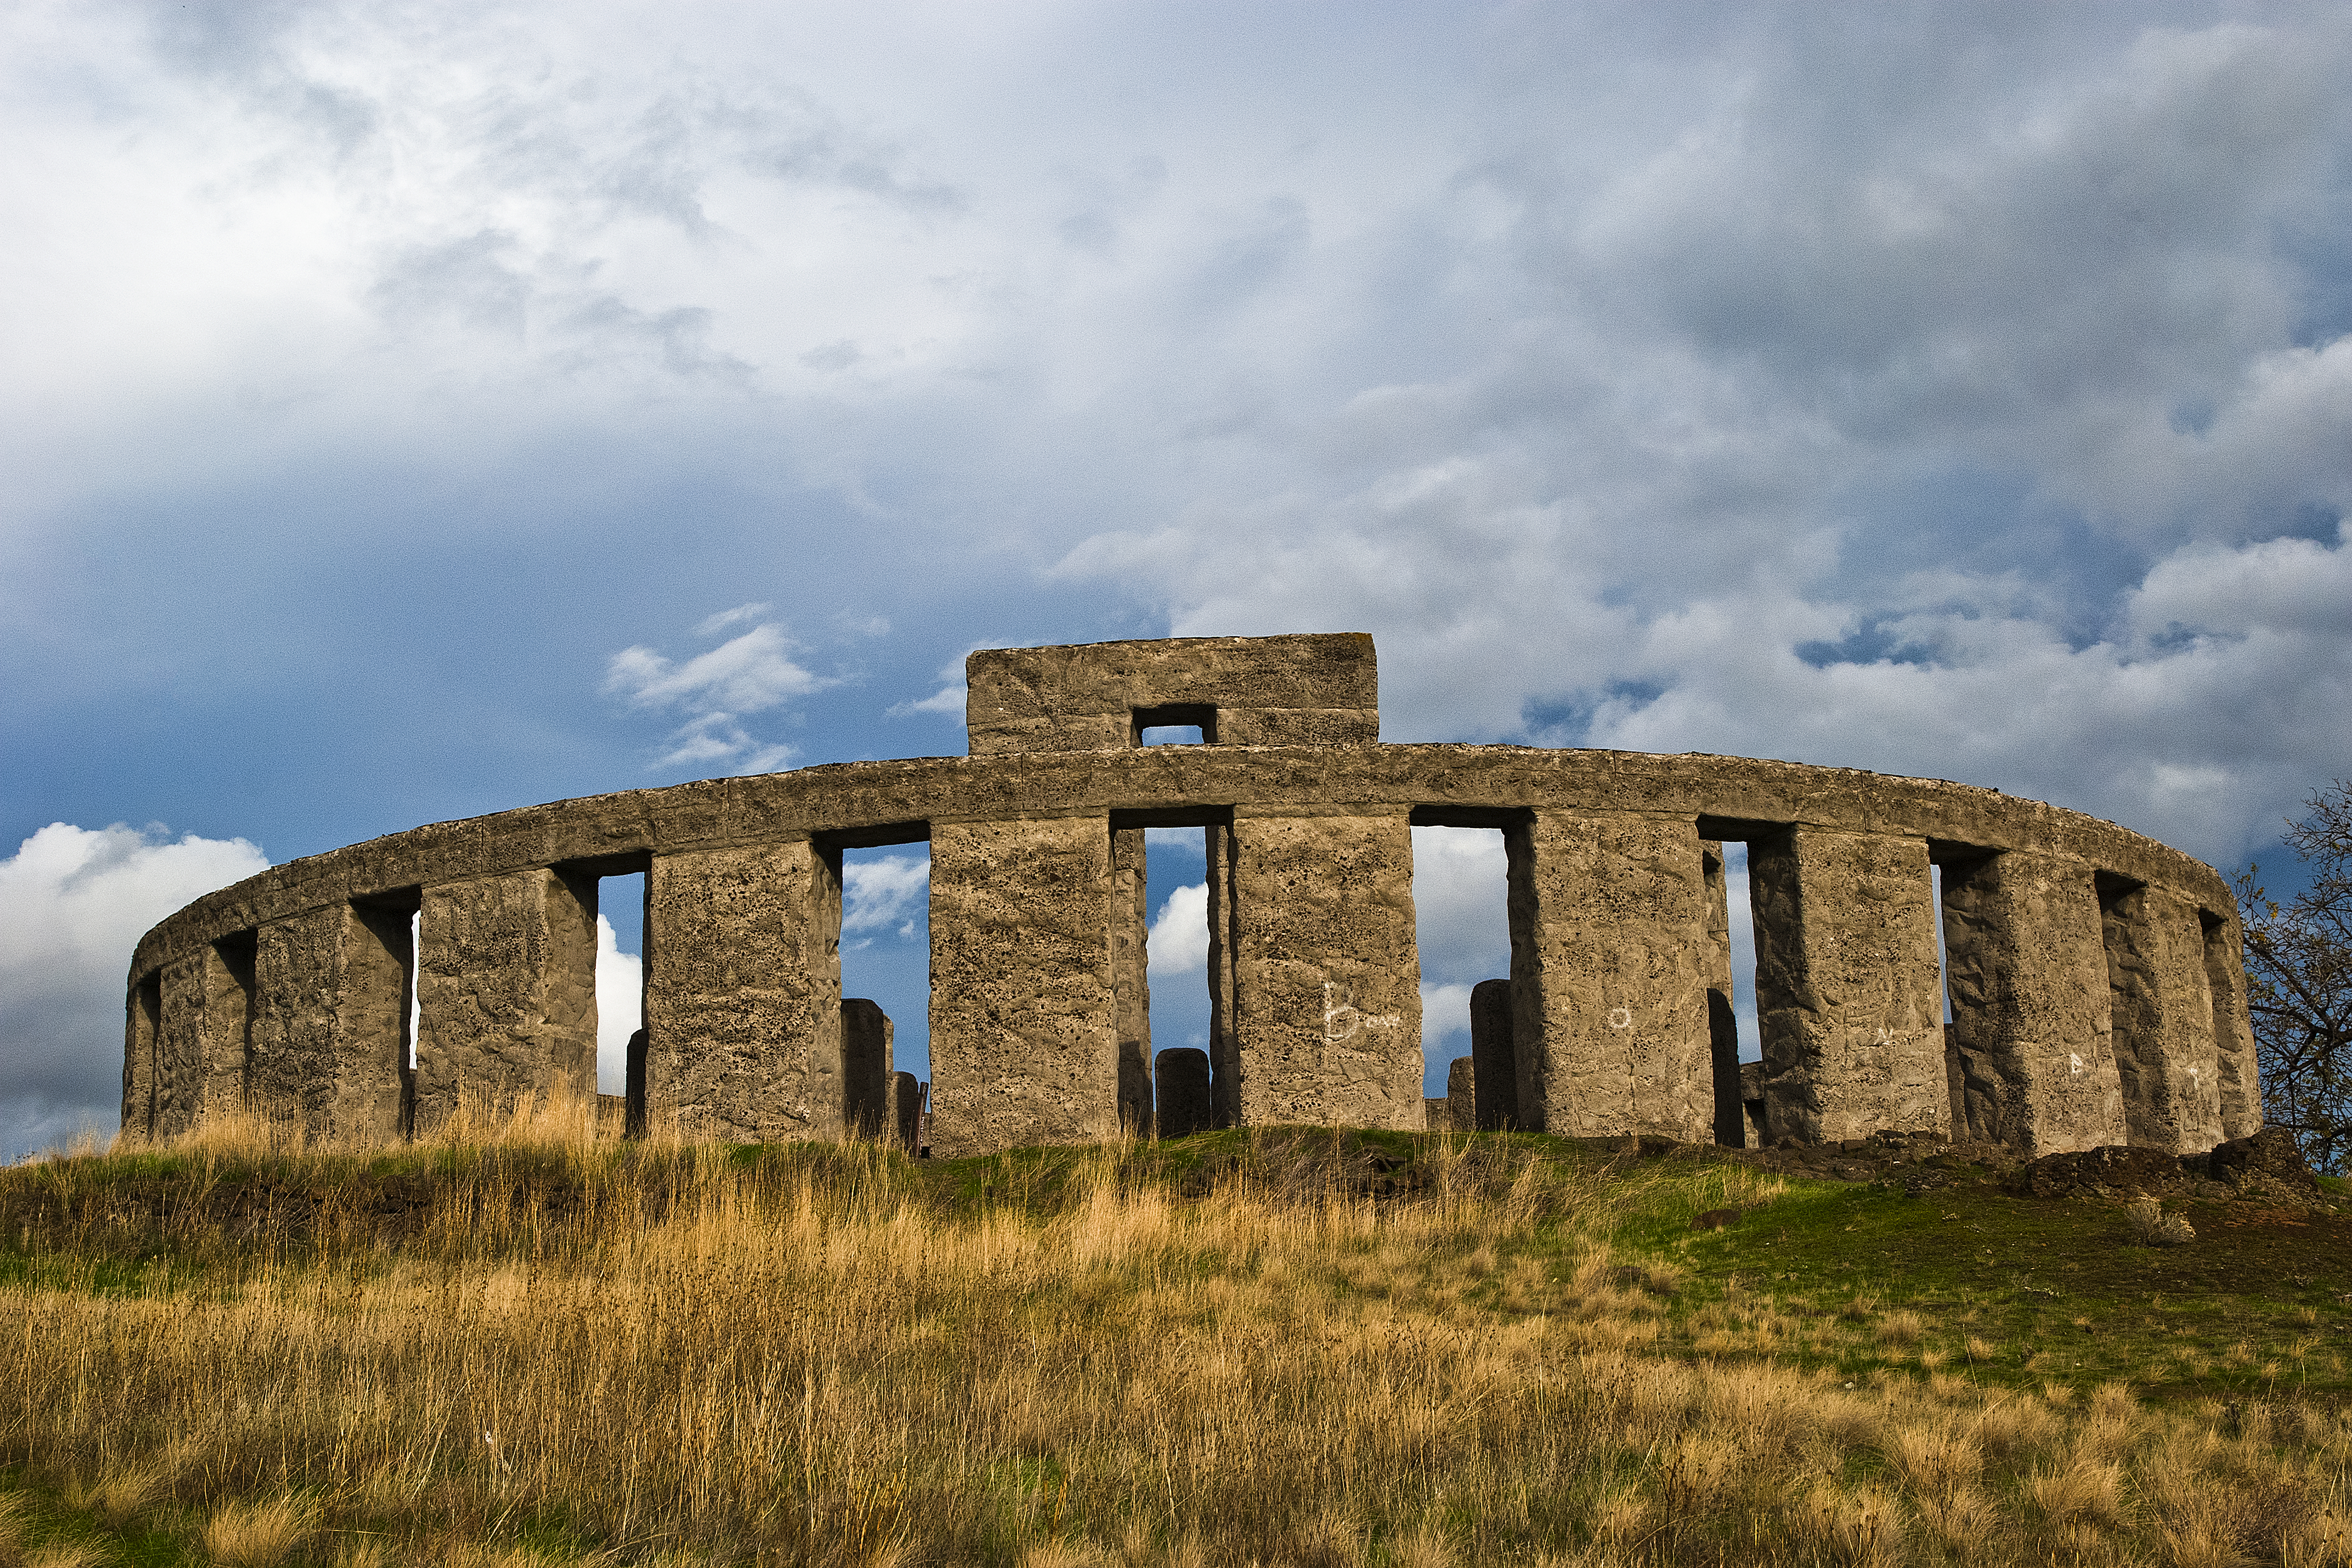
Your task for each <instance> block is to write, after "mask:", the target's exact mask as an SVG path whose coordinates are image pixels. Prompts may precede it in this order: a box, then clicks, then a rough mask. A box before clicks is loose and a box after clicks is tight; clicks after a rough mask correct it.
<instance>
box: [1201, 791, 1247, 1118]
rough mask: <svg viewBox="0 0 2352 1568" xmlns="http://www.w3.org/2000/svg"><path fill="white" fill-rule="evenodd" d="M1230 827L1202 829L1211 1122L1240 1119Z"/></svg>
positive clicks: (1240, 1097) (1240, 1094)
mask: <svg viewBox="0 0 2352 1568" xmlns="http://www.w3.org/2000/svg"><path fill="white" fill-rule="evenodd" d="M1236 845H1237V840H1236V839H1235V838H1234V831H1233V829H1232V828H1230V827H1221V826H1211V827H1208V828H1205V829H1203V830H1202V847H1203V849H1204V851H1205V853H1206V856H1207V872H1208V879H1209V900H1208V903H1209V965H1208V967H1209V1069H1210V1079H1209V1096H1210V1100H1209V1104H1210V1114H1211V1116H1212V1117H1213V1125H1215V1126H1218V1127H1238V1126H1240V1125H1241V1120H1242V1087H1241V1086H1242V1057H1241V1042H1240V1039H1239V1038H1238V1037H1236V1036H1235V1035H1234V854H1235V852H1236Z"/></svg>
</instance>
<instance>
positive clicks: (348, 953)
mask: <svg viewBox="0 0 2352 1568" xmlns="http://www.w3.org/2000/svg"><path fill="white" fill-rule="evenodd" d="M411 962H412V960H411V952H410V943H409V919H408V914H407V911H405V910H376V909H362V908H360V907H358V906H355V905H352V904H340V905H330V906H329V907H327V908H325V909H322V910H312V911H310V912H309V913H308V914H304V915H300V916H297V917H296V918H294V919H292V920H284V921H271V922H270V923H268V925H265V926H263V927H262V928H261V929H260V930H259V931H257V932H256V933H255V947H254V963H253V973H254V995H253V1031H252V1056H251V1058H250V1069H249V1070H250V1076H249V1078H248V1080H247V1081H248V1092H249V1096H250V1102H251V1104H252V1106H253V1108H254V1109H255V1110H257V1111H259V1112H261V1113H262V1114H263V1115H265V1116H267V1117H269V1118H270V1119H271V1120H273V1121H281V1122H284V1123H287V1124H289V1125H291V1126H293V1127H296V1128H299V1130H301V1131H304V1132H306V1133H308V1134H310V1136H312V1137H318V1138H334V1139H350V1140H355V1141H361V1142H389V1141H392V1140H394V1139H397V1138H399V1137H401V1136H402V1135H403V1134H404V1132H405V1131H407V1124H408V1120H409V1119H408V1114H407V1109H408V1108H407V1100H408V1090H409V1087H410V1086H409V1073H408V1058H409V1046H410V1042H409V1038H408V996H409V984H410V965H411Z"/></svg>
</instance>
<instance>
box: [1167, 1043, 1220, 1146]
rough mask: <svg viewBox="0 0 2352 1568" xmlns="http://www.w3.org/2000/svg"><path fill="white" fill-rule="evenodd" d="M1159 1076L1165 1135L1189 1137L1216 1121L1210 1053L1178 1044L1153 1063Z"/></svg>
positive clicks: (1207, 1129)
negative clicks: (1212, 1101)
mask: <svg viewBox="0 0 2352 1568" xmlns="http://www.w3.org/2000/svg"><path fill="white" fill-rule="evenodd" d="M1152 1067H1153V1069H1154V1071H1155V1073H1156V1075H1157V1077H1158V1079H1159V1085H1158V1089H1159V1106H1160V1125H1159V1135H1160V1137H1162V1138H1188V1137H1190V1136H1192V1134H1193V1133H1195V1132H1206V1131H1209V1129H1211V1128H1212V1127H1214V1126H1215V1125H1216V1124H1217V1119H1216V1108H1215V1107H1214V1106H1213V1105H1212V1104H1211V1103H1210V1100H1209V1053H1208V1052H1206V1051H1203V1050H1199V1049H1196V1048H1195V1047H1191V1046H1175V1047H1170V1048H1169V1049H1167V1050H1164V1051H1162V1052H1160V1056H1159V1058H1158V1059H1157V1060H1155V1061H1154V1062H1153V1063H1152Z"/></svg>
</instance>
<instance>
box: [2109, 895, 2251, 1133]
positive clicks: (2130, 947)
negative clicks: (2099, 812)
mask: <svg viewBox="0 0 2352 1568" xmlns="http://www.w3.org/2000/svg"><path fill="white" fill-rule="evenodd" d="M2099 904H2100V912H2101V926H2102V930H2103V934H2104V935H2105V942H2106V952H2107V984H2108V988H2109V991H2110V993H2111V994H2112V1002H2113V1006H2114V1009H2115V1014H2114V1021H2115V1048H2116V1072H2117V1074H2118V1076H2119V1077H2120V1078H2121V1079H2122V1080H2123V1096H2124V1125H2125V1129H2126V1134H2127V1136H2128V1138H2129V1140H2130V1142H2131V1143H2132V1144H2133V1146H2135V1147H2137V1148H2146V1149H2162V1150H2164V1151H2165V1152H2168V1153H2173V1154H2201V1153H2203V1152H2205V1151H2207V1150H2208V1149H2210V1148H2211V1147H2213V1145H2214V1144H2216V1143H2218V1142H2221V1064H2220V1062H2219V1060H2218V1059H2217V1056H2216V1052H2215V1050H2214V1048H2213V994H2212V990H2211V988H2210V982H2209V981H2208V980H2207V978H2206V969H2205V931H2204V926H2203V923H2202V922H2201V921H2199V919H2198V911H2197V908H2196V906H2195V905H2193V904H2190V903H2189V902H2187V901H2185V900H2182V899H2179V898H2178V897H2176V896H2175V895H2173V894H2171V893H2169V892H2167V891H2165V890H2164V889H2161V888H2145V887H2133V886H2129V885H2127V884H2125V883H2123V882H2121V881H2120V880H2113V879H2110V880H2107V881H2106V882H2105V886H2103V888H2102V890H2101V896H2100V900H2099Z"/></svg>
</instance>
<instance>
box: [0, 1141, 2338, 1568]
mask: <svg viewBox="0 0 2352 1568" xmlns="http://www.w3.org/2000/svg"><path fill="white" fill-rule="evenodd" d="M591 1125H592V1119H591V1118H587V1117H582V1118H578V1119H571V1120H567V1119H565V1118H562V1117H556V1118H545V1119H541V1120H540V1121H536V1122H530V1123H517V1124H511V1125H508V1126H503V1127H477V1128H475V1129H473V1130H472V1131H469V1132H466V1133H461V1134H459V1135H457V1136H455V1137H453V1138H452V1139H451V1140H449V1141H447V1142H436V1143H427V1144H419V1145H416V1146H414V1147H411V1148H408V1149H404V1150H401V1151H398V1152H391V1153H378V1154H366V1153H359V1152H339V1151H334V1150H302V1149H288V1148H282V1147H280V1148H273V1147H272V1146H271V1145H270V1143H269V1142H268V1139H266V1138H265V1137H262V1136H260V1135H258V1134H257V1133H253V1132H250V1131H248V1132H242V1133H234V1134H223V1135H219V1136H216V1137H215V1138H213V1139H212V1140H210V1141H208V1142H191V1143H188V1144H186V1145H184V1146H180V1147H174V1148H169V1149H163V1150H157V1151H148V1152H131V1153H121V1154H115V1155H106V1156H100V1155H86V1156H82V1157H77V1158H72V1159H65V1160H58V1161H51V1162H48V1163H42V1164H37V1165H29V1166H19V1167H15V1168H11V1169H8V1170H5V1171H0V1565H5V1564H7V1563H12V1562H25V1563H47V1564H49V1565H50V1568H62V1565H63V1564H66V1563H104V1562H129V1563H158V1564H161V1563H206V1562H223V1563H320V1564H328V1563H336V1564H347V1565H352V1568H357V1565H359V1564H368V1563H383V1564H389V1563H438V1562H450V1563H484V1564H488V1563H512V1564H522V1563H559V1562H562V1563H571V1562H604V1563H677V1564H686V1563H750V1562H759V1563H907V1564H911V1563H1007V1564H1013V1563H1021V1564H1028V1565H1030V1568H1048V1565H1056V1568H1058V1565H1076V1564H1085V1563H1104V1564H1108V1563H1118V1564H1143V1563H1171V1564H1202V1565H1207V1564H1223V1563H1232V1564H1236V1565H1239V1564H1244V1563H1265V1564H1273V1563H1297V1564H1302V1565H1323V1564H1342V1563H1397V1564H1410V1565H1415V1568H1434V1565H1437V1564H1444V1563H1489V1562H1522V1563H1560V1564H1565V1563H1724V1562H1738V1563H1749V1562H1759V1563H1760V1562H1772V1563H1944V1562H1949V1563H1985V1562H2027V1563H2215V1564H2219V1563H2243V1562H2269V1563H2294V1564H2297V1565H2302V1564H2313V1565H2318V1564H2325V1563H2345V1562H2347V1561H2352V1538H2347V1518H2352V1403H2347V1387H2352V1383H2348V1382H2347V1359H2352V1219H2347V1217H2346V1215H2344V1214H2342V1213H2337V1212H2332V1211H2333V1210H2334V1209H2336V1208H2344V1207H2352V1204H2346V1203H2345V1202H2344V1201H2343V1200H2344V1194H2343V1193H2342V1191H2341V1189H2340V1186H2339V1187H2336V1188H2333V1189H2331V1190H2328V1191H2326V1192H2323V1193H2322V1194H2320V1195H2319V1197H2318V1198H2317V1199H2315V1200H2313V1201H2311V1202H2308V1203H2305V1204H2300V1205H2294V1204H2288V1203H2285V1202H2283V1201H2281V1200H2280V1199H2279V1198H2277V1197H2276V1196H2275V1195H2271V1196H2258V1197H2252V1198H2239V1199H2235V1200H2231V1201H2223V1200H2222V1198H2221V1196H2220V1195H2219V1194H2212V1195H2209V1196H2208V1197H2207V1198H2206V1199H2204V1200H2202V1201H2190V1202H2188V1203H2186V1204H2185V1205H2172V1206H2174V1207H2176V1208H2179V1210H2180V1211H2181V1212H2183V1213H2184V1214H2185V1215H2186V1216H2187V1218H2188V1219H2189V1222H2190V1224H2191V1225H2192V1226H2194V1229H2195V1232H2196V1237H2195V1239H2194V1240H2190V1241H2188V1242H2186V1243H2183V1244H2180V1245H2176V1246H2166V1247H2158V1246H2152V1245H2149V1244H2147V1242H2145V1241H2143V1240H2142V1239H2141V1234H2142V1233H2141V1231H2140V1229H2138V1228H2136V1227H2135V1225H2134V1222H2133V1220H2132V1218H2131V1216H2130V1215H2127V1214H2126V1211H2125V1209H2124V1208H2123V1207H2122V1206H2120V1205H2116V1204H2113V1203H2105V1202H2095V1201H2080V1200H2053V1199H2043V1198H2027V1197H2020V1196H2015V1195H2011V1193H2010V1192H2008V1191H2006V1190H2004V1189H2003V1187H2002V1186H2001V1185H2000V1184H1998V1183H1997V1182H1996V1181H1994V1180H1993V1179H1992V1174H1993V1173H1990V1172H1985V1171H1979V1170H1972V1169H1966V1168H1959V1169H1954V1168H1950V1167H1952V1166H1953V1165H1954V1164H1955V1162H1953V1161H1950V1160H1946V1161H1945V1162H1944V1165H1945V1167H1947V1168H1945V1169H1942V1170H1940V1171H1939V1172H1938V1173H1937V1180H1936V1182H1934V1183H1928V1184H1923V1183H1921V1182H1918V1181H1916V1180H1909V1179H1906V1177H1905V1175H1904V1174H1903V1173H1902V1172H1901V1171H1899V1170H1895V1169H1893V1168H1889V1167H1885V1166H1881V1167H1878V1168H1873V1169H1867V1170H1862V1171H1855V1170H1853V1168H1851V1167H1849V1168H1848V1173H1849V1174H1861V1175H1864V1176H1866V1177H1869V1178H1871V1179H1865V1180H1858V1181H1829V1180H1815V1179H1808V1178H1806V1177H1804V1176H1801V1175H1796V1174H1791V1173H1788V1172H1786V1171H1781V1170H1774V1169H1770V1168H1767V1167H1768V1166H1769V1160H1766V1161H1759V1160H1758V1159H1757V1157H1755V1156H1741V1155H1733V1154H1725V1153H1721V1152H1715V1151H1706V1150H1688V1149H1672V1148H1664V1149H1662V1148H1660V1147H1658V1146H1656V1145H1650V1146H1647V1147H1646V1148H1644V1147H1634V1146H1629V1145H1621V1144H1613V1143H1598V1144H1596V1143H1572V1142H1566V1141H1562V1140H1557V1139H1550V1138H1544V1137H1538V1136H1531V1135H1519V1134H1511V1135H1503V1134H1482V1135H1474V1136H1451V1135H1449V1136H1439V1135H1429V1136H1408V1135H1402V1134H1360V1133H1354V1132H1341V1133H1334V1132H1329V1131H1308V1130H1270V1131H1263V1130H1262V1131H1254V1132H1250V1133H1239V1132H1233V1133H1215V1134H1205V1135H1202V1136H1199V1137H1196V1138H1192V1139H1186V1140H1182V1141H1181V1142H1171V1143H1168V1144H1150V1143H1141V1144H1129V1145H1125V1146H1117V1147H1109V1148H1103V1149H1092V1150H1047V1151H1024V1152H1017V1153H1013V1154H1008V1155H1003V1156H997V1157H992V1158H989V1159H984V1160H971V1161H956V1162H930V1161H922V1162H918V1161H911V1160H908V1159H906V1158H904V1157H903V1156H900V1155H898V1154H896V1153H894V1152H886V1151H883V1150H879V1149H876V1148H871V1147H837V1146H793V1147H774V1148H764V1149H761V1148H754V1149H730V1148H719V1147H677V1146H663V1145H659V1144H647V1145H632V1144H619V1143H614V1142H598V1141H596V1140H595V1139H594V1138H593V1137H592V1136H591V1135H590V1127H591ZM1906 1188H1907V1189H1908V1191H1906ZM1912 1194H1916V1195H1912ZM1701 1216H1706V1219H1705V1227H1704V1228H1695V1227H1694V1223H1693V1222H1694V1221H1695V1220H1698V1219H1700V1218H1701Z"/></svg>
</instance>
